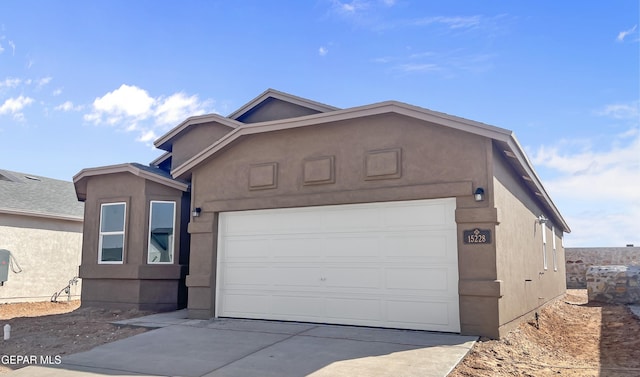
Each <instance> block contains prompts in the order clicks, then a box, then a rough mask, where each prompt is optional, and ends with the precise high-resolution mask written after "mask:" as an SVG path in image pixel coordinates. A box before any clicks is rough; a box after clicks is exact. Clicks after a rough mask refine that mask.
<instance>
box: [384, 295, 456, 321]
mask: <svg viewBox="0 0 640 377" xmlns="http://www.w3.org/2000/svg"><path fill="white" fill-rule="evenodd" d="M456 315H457V313H456ZM450 318H451V315H450V311H449V304H448V303H446V302H433V301H431V302H421V301H401V300H389V301H387V319H388V320H389V321H391V322H396V323H413V324H417V325H422V326H424V325H431V326H430V327H433V326H438V327H442V326H448V325H450V324H451V321H450Z"/></svg>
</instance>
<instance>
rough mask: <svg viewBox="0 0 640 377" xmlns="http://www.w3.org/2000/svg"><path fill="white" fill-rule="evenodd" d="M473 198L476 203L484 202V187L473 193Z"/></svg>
mask: <svg viewBox="0 0 640 377" xmlns="http://www.w3.org/2000/svg"><path fill="white" fill-rule="evenodd" d="M473 198H474V199H475V200H476V202H481V201H483V200H484V189H483V188H482V187H478V188H477V189H476V191H475V192H474V193H473Z"/></svg>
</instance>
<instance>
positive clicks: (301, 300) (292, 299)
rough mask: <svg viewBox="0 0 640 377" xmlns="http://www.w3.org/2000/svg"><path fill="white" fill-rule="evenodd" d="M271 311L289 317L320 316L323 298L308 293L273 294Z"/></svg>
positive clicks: (309, 317)
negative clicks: (292, 294) (291, 294)
mask: <svg viewBox="0 0 640 377" xmlns="http://www.w3.org/2000/svg"><path fill="white" fill-rule="evenodd" d="M271 299H272V300H271V307H272V311H271V313H273V314H276V315H285V316H289V318H296V317H298V318H300V317H304V319H305V320H310V319H311V318H316V320H317V318H322V316H323V312H324V299H323V298H322V297H315V296H310V295H304V296H302V295H294V296H281V295H278V296H273V297H272V298H271Z"/></svg>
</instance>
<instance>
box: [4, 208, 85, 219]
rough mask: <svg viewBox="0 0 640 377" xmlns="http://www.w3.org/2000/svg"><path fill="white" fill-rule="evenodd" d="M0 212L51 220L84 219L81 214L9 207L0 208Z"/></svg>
mask: <svg viewBox="0 0 640 377" xmlns="http://www.w3.org/2000/svg"><path fill="white" fill-rule="evenodd" d="M0 213H3V214H7V215H17V216H30V217H40V218H46V219H52V220H64V221H76V222H83V221H84V217H83V216H71V215H60V214H55V213H46V212H38V211H26V210H17V209H10V208H0Z"/></svg>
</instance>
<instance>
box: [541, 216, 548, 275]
mask: <svg viewBox="0 0 640 377" xmlns="http://www.w3.org/2000/svg"><path fill="white" fill-rule="evenodd" d="M541 225H542V263H543V264H544V270H545V271H546V270H547V226H546V225H545V224H541Z"/></svg>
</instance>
